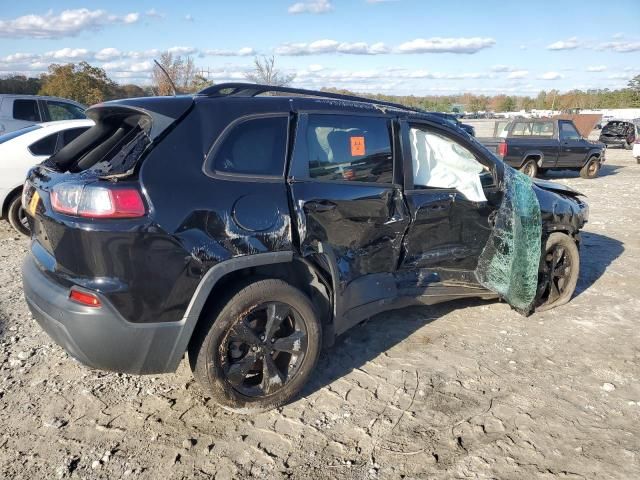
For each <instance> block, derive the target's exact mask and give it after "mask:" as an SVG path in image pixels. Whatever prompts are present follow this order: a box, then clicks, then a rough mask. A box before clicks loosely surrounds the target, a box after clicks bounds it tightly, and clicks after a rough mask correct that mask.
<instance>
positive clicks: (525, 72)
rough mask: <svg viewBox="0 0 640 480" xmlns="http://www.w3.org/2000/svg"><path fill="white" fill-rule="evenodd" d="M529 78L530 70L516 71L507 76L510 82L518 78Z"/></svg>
mask: <svg viewBox="0 0 640 480" xmlns="http://www.w3.org/2000/svg"><path fill="white" fill-rule="evenodd" d="M528 76H529V71H528V70H514V71H513V72H511V73H510V74H509V75H507V78H508V79H510V80H513V79H517V78H526V77H528Z"/></svg>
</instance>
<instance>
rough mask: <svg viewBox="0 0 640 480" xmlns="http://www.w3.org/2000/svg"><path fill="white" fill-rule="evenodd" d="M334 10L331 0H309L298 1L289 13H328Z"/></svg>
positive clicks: (290, 8)
mask: <svg viewBox="0 0 640 480" xmlns="http://www.w3.org/2000/svg"><path fill="white" fill-rule="evenodd" d="M331 10H333V5H331V2H330V1H329V0H309V1H307V2H297V3H294V4H293V5H291V6H290V7H289V9H288V12H289V13H292V14H299V13H313V14H318V13H328V12H330V11H331Z"/></svg>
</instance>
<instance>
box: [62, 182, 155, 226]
mask: <svg viewBox="0 0 640 480" xmlns="http://www.w3.org/2000/svg"><path fill="white" fill-rule="evenodd" d="M51 206H52V207H53V210H55V211H56V212H59V213H64V214H65V215H74V216H78V217H87V218H136V217H142V216H144V214H145V213H146V208H145V206H144V202H143V200H142V195H141V194H140V192H139V191H138V190H137V189H135V188H130V187H124V188H123V187H120V186H115V185H114V186H111V185H82V184H77V183H59V184H58V185H56V186H55V187H53V189H52V191H51Z"/></svg>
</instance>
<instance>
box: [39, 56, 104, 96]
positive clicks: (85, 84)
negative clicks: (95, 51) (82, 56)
mask: <svg viewBox="0 0 640 480" xmlns="http://www.w3.org/2000/svg"><path fill="white" fill-rule="evenodd" d="M115 89H116V84H115V83H114V82H113V81H112V80H111V79H110V78H109V77H108V76H107V73H106V72H105V71H104V70H103V69H102V68H100V67H93V66H91V65H89V64H88V63H87V62H80V63H79V64H75V63H69V64H66V65H58V64H53V65H50V66H49V73H48V74H45V75H44V76H43V77H42V87H41V88H40V91H39V92H38V93H39V94H40V95H53V96H56V97H64V98H70V99H71V100H75V101H76V102H80V103H83V104H85V105H93V104H94V103H100V102H102V101H104V100H107V99H109V98H111V97H112V96H113V93H114V91H115Z"/></svg>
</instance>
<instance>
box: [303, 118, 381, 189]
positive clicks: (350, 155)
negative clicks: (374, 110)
mask: <svg viewBox="0 0 640 480" xmlns="http://www.w3.org/2000/svg"><path fill="white" fill-rule="evenodd" d="M305 133H306V136H305V137H306V138H305V140H306V146H307V152H306V155H305V156H306V157H307V160H308V163H309V177H310V178H313V179H316V180H332V181H354V182H374V183H392V181H393V155H392V150H391V138H392V132H391V123H390V121H389V120H387V119H385V118H379V117H364V116H348V115H309V119H308V123H307V128H306V132H305Z"/></svg>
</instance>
